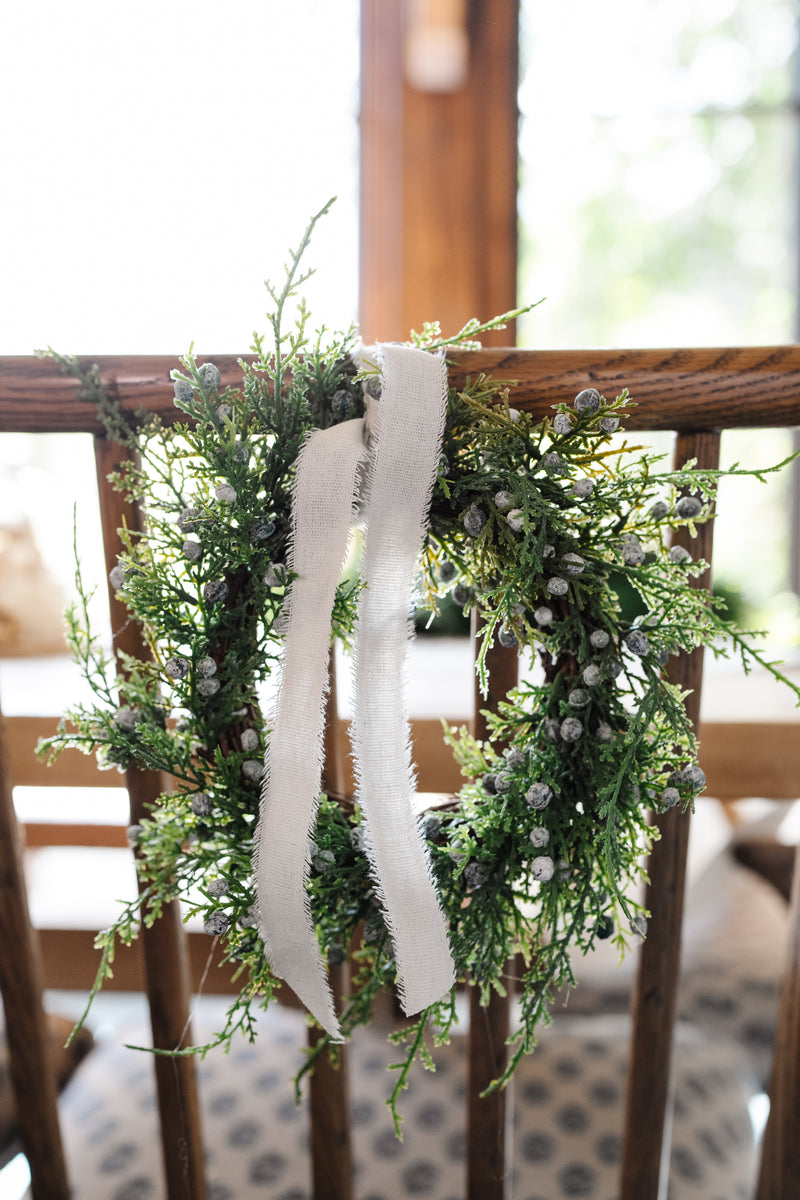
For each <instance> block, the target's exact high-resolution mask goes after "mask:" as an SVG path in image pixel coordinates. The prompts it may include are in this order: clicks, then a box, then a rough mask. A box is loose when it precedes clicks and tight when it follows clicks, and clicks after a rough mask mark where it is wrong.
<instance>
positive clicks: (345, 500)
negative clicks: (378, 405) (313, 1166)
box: [254, 420, 366, 1040]
mask: <svg viewBox="0 0 800 1200" xmlns="http://www.w3.org/2000/svg"><path fill="white" fill-rule="evenodd" d="M365 454H366V451H365V448H364V444H363V423H362V422H361V421H360V420H358V421H345V422H342V423H341V424H339V425H336V426H334V427H333V428H331V429H327V430H320V431H317V432H316V433H313V434H311V435H310V437H309V438H308V439H307V440H306V442H305V444H304V446H303V449H302V450H301V452H300V457H299V459H298V463H297V470H296V476H295V486H294V497H293V504H292V522H293V531H292V545H291V547H290V553H289V563H288V565H289V567H290V569H291V571H292V572H296V575H297V578H296V579H295V580H294V582H293V583H292V586H291V590H290V592H289V595H288V596H287V598H286V600H285V602H284V603H285V607H284V613H283V620H284V623H285V641H284V652H283V665H282V672H281V683H280V688H279V692H278V698H277V702H276V706H275V712H274V716H273V720H272V722H271V735H270V739H269V745H268V748H267V753H266V757H265V776H264V787H263V793H262V800H261V814H260V819H259V824H258V829H257V831H256V850H255V855H254V872H255V879H256V891H257V898H258V910H259V928H260V933H261V936H262V938H263V940H264V944H265V951H266V955H267V958H268V959H269V961H270V964H271V966H272V969H273V971H274V973H275V974H276V975H278V976H280V977H281V978H282V979H285V980H286V982H287V983H288V984H289V986H290V987H291V988H292V989H293V990H294V991H295V993H296V994H297V995H298V997H299V998H300V999H301V1000H302V1002H303V1003H304V1004H305V1006H306V1008H307V1009H308V1010H309V1012H311V1013H312V1014H313V1016H314V1017H315V1018H316V1019H317V1021H319V1023H320V1025H321V1026H322V1027H323V1028H324V1029H325V1030H326V1032H327V1033H329V1034H330V1035H331V1036H332V1037H333V1038H335V1039H336V1040H341V1038H342V1035H341V1031H340V1029H339V1023H338V1020H337V1017H336V1013H335V1010H334V1005H333V998H332V996H331V991H330V987H329V985H328V980H327V975H326V971H325V964H324V961H323V958H322V955H321V953H320V949H319V945H318V942H317V937H316V933H315V930H314V923H313V920H312V915H311V907H310V903H309V899H308V894H307V891H306V881H307V878H308V870H309V838H310V835H311V831H312V829H313V828H314V825H315V821H316V814H317V809H318V806H319V796H320V791H321V781H322V757H323V722H324V705H325V694H326V690H327V683H328V648H329V644H330V636H331V612H332V609H333V601H334V598H335V594H336V586H337V584H338V582H339V579H340V578H341V572H342V567H343V564H344V560H345V556H346V553H347V546H348V542H349V537H350V528H351V525H352V523H353V514H354V510H355V503H356V493H357V488H358V476H359V465H360V464H361V462H362V460H363V458H364V456H365Z"/></svg>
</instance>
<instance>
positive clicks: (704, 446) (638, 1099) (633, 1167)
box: [620, 433, 720, 1200]
mask: <svg viewBox="0 0 800 1200" xmlns="http://www.w3.org/2000/svg"><path fill="white" fill-rule="evenodd" d="M719 441H720V439H719V434H718V433H704V434H688V433H681V434H678V438H677V442H676V445H675V466H676V468H679V467H682V466H683V464H684V463H685V462H687V461H688V460H689V459H691V458H696V459H697V462H698V465H699V466H701V467H710V468H714V467H717V466H718V465H719ZM711 541H712V525H711V523H710V522H709V523H707V524H705V525H701V526H699V527H698V537H697V538H696V539H690V538H689V536H688V534H687V532H686V531H685V530H681V531H680V533H678V534H677V535H676V537H675V544H678V545H682V546H684V547H685V548H686V549H687V550H690V552H691V554H692V557H693V558H704V559H706V560H707V561H710V560H711ZM709 574H710V572H706V575H705V576H703V577H701V580H699V581H698V586H702V587H705V588H707V587H708V586H709V584H710V580H709V578H708V576H709ZM702 671H703V651H702V648H700V649H698V650H694V651H692V653H691V654H687V655H683V656H682V657H681V658H680V659H679V660H678V663H677V665H676V666H675V668H674V669H673V668H670V672H669V676H670V680H671V682H672V683H674V684H676V685H677V686H678V687H679V688H681V690H688V691H689V692H690V694H689V696H688V697H687V700H686V709H687V712H688V715H689V719H690V720H691V722H692V724H693V726H694V727H695V729H696V730H697V729H698V727H699V722H700V686H701V682H702ZM655 824H656V825H657V827H658V829H659V831H660V834H661V837H660V840H659V841H658V842H656V844H655V846H654V848H653V852H652V853H651V855H650V861H649V865H648V876H649V879H650V883H649V884H648V887H647V891H646V894H645V905H646V907H647V908H648V909H650V911H651V913H652V916H651V919H650V921H649V924H648V930H647V938H646V939H645V941H644V942H643V944H642V947H641V950H640V952H639V968H638V975H637V982H636V991H635V995H634V1002H633V1020H634V1024H633V1036H632V1042H631V1062H630V1070H629V1074H628V1093H627V1108H626V1116H625V1141H624V1148H623V1160H622V1189H621V1192H620V1197H621V1200H658V1198H659V1197H661V1196H664V1195H666V1178H667V1169H668V1166H669V1149H670V1146H669V1137H666V1138H665V1136H664V1128H665V1122H666V1120H667V1105H668V1097H669V1084H670V1066H671V1059H672V1031H673V1028H674V1024H675V1007H676V997H677V991H678V975H679V971H680V957H681V929H682V923H683V896H684V884H685V878H686V853H687V849H688V844H689V814H688V813H683V812H681V810H680V809H672V810H671V811H669V812H666V813H663V814H662V815H660V816H659V817H657V818H656V821H655Z"/></svg>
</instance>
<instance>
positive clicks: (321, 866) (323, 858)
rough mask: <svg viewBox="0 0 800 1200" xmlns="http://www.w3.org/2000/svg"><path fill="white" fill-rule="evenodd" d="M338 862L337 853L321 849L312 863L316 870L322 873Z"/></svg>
mask: <svg viewBox="0 0 800 1200" xmlns="http://www.w3.org/2000/svg"><path fill="white" fill-rule="evenodd" d="M335 863H336V855H335V854H334V853H333V851H332V850H320V851H319V852H318V853H317V854H315V855H314V857H313V858H312V859H311V865H312V866H313V868H314V870H315V871H319V872H320V873H322V872H323V871H328V870H329V869H330V868H331V867H332V866H334V865H335Z"/></svg>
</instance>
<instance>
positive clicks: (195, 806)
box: [192, 792, 214, 817]
mask: <svg viewBox="0 0 800 1200" xmlns="http://www.w3.org/2000/svg"><path fill="white" fill-rule="evenodd" d="M213 810H214V803H213V801H212V799H211V797H210V796H208V795H207V794H206V793H205V792H198V793H197V795H196V796H192V812H193V813H194V815H195V816H196V817H210V816H211V813H212V812H213Z"/></svg>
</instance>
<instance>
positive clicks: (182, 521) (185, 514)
mask: <svg viewBox="0 0 800 1200" xmlns="http://www.w3.org/2000/svg"><path fill="white" fill-rule="evenodd" d="M202 515H203V513H202V511H201V510H200V509H199V508H184V509H183V511H182V512H181V515H180V516H179V517H178V529H180V531H181V533H189V532H190V530H192V529H195V528H196V527H197V523H198V521H199V520H200V518H201V517H202Z"/></svg>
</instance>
